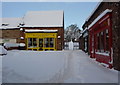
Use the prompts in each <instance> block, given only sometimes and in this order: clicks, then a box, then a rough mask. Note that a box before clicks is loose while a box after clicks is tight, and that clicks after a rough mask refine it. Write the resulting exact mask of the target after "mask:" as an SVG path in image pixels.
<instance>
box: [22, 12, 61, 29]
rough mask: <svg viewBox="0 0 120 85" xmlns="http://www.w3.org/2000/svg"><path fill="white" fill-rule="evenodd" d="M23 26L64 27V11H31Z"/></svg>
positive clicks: (25, 17) (24, 19) (26, 16)
mask: <svg viewBox="0 0 120 85" xmlns="http://www.w3.org/2000/svg"><path fill="white" fill-rule="evenodd" d="M23 21H24V24H25V25H24V26H23V27H63V11H29V12H27V13H26V15H25V16H24V18H23Z"/></svg>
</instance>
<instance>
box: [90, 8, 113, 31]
mask: <svg viewBox="0 0 120 85" xmlns="http://www.w3.org/2000/svg"><path fill="white" fill-rule="evenodd" d="M109 12H112V10H110V9H106V10H104V11H103V12H102V13H101V14H100V15H98V17H97V18H96V19H95V20H94V21H93V22H92V23H91V24H90V25H89V26H88V29H89V28H91V27H92V26H93V25H94V24H95V23H96V22H97V21H98V20H99V19H101V18H102V17H103V16H105V14H107V13H109Z"/></svg>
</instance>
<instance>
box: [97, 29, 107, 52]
mask: <svg viewBox="0 0 120 85" xmlns="http://www.w3.org/2000/svg"><path fill="white" fill-rule="evenodd" d="M96 45H97V51H98V52H108V51H109V35H108V29H106V30H104V31H102V32H99V33H97V42H96Z"/></svg>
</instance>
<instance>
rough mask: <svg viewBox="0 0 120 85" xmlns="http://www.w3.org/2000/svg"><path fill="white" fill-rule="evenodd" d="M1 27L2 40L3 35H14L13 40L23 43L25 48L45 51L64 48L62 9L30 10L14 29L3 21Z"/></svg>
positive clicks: (9, 36)
mask: <svg viewBox="0 0 120 85" xmlns="http://www.w3.org/2000/svg"><path fill="white" fill-rule="evenodd" d="M13 23H14V22H13ZM8 24H9V23H8ZM5 25H7V24H5ZM1 28H2V29H1V31H2V40H4V39H5V37H4V36H7V38H9V39H12V38H13V36H14V38H15V39H16V40H15V42H16V43H24V44H25V49H27V50H37V51H44V50H45V51H46V50H62V49H63V48H64V12H63V11H30V12H27V13H26V14H25V16H23V18H21V20H20V21H19V23H18V26H17V28H16V29H13V28H12V27H11V28H12V30H9V29H8V28H9V27H8V26H4V23H2V27H1ZM8 31H9V32H8Z"/></svg>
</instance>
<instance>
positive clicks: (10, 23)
mask: <svg viewBox="0 0 120 85" xmlns="http://www.w3.org/2000/svg"><path fill="white" fill-rule="evenodd" d="M21 21H22V19H21V18H2V23H1V26H0V29H14V28H19V27H18V26H19V24H20V23H21ZM5 25H6V26H5Z"/></svg>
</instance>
